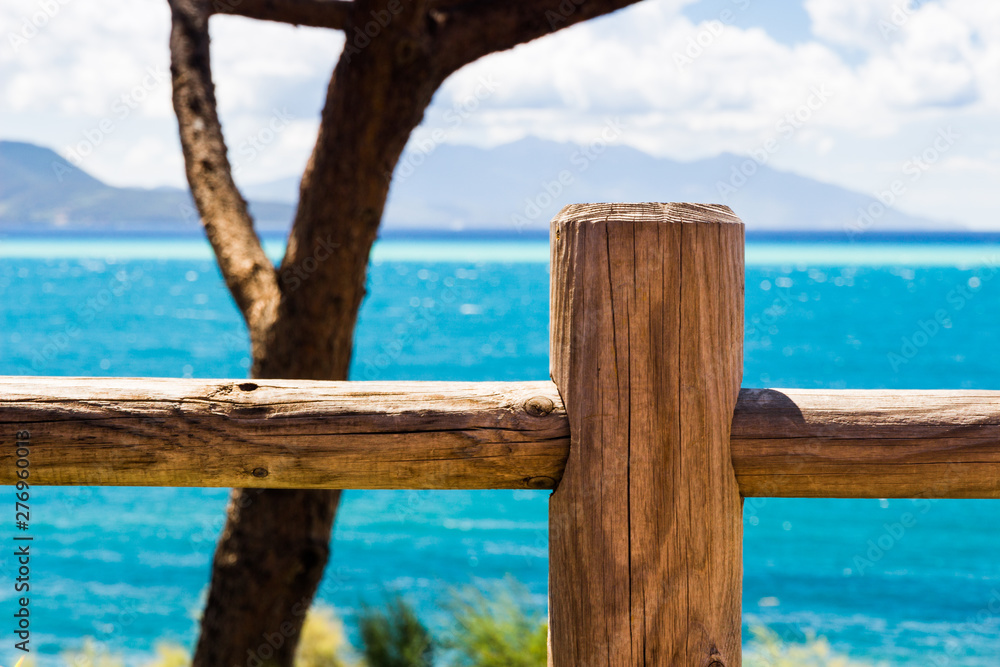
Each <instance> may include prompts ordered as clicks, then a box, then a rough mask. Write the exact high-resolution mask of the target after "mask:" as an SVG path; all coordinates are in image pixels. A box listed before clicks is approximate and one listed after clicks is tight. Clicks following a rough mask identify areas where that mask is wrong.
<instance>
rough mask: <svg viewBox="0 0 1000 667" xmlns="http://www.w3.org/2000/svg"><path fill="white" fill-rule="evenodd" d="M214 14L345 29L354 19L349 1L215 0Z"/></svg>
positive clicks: (352, 6)
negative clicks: (352, 18)
mask: <svg viewBox="0 0 1000 667" xmlns="http://www.w3.org/2000/svg"><path fill="white" fill-rule="evenodd" d="M211 11H212V13H213V14H234V15H237V16H246V17H247V18H252V19H261V20H263V21H279V22H281V23H291V24H293V25H308V26H313V27H316V28H333V29H335V30H343V29H344V27H345V26H346V25H347V24H348V22H349V21H350V19H351V13H352V12H353V11H354V3H353V2H351V1H350V0H215V2H213V3H212V7H211Z"/></svg>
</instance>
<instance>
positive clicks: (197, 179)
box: [169, 0, 279, 345]
mask: <svg viewBox="0 0 1000 667" xmlns="http://www.w3.org/2000/svg"><path fill="white" fill-rule="evenodd" d="M169 1H170V10H171V16H172V19H171V31H170V73H171V76H172V78H173V99H174V111H175V112H176V114H177V122H178V124H179V126H180V137H181V146H182V148H183V151H184V165H185V168H186V170H187V179H188V183H190V185H191V193H192V194H193V195H194V200H195V204H196V205H197V207H198V212H199V213H200V214H201V219H202V223H203V224H204V226H205V232H206V235H207V236H208V240H209V242H210V243H211V244H212V248H213V249H214V251H215V256H216V258H217V259H218V262H219V268H220V270H221V271H222V276H223V278H224V279H225V281H226V285H227V286H228V287H229V290H230V292H231V293H232V295H233V298H234V299H235V300H236V304H237V306H238V307H239V309H240V311H241V312H242V313H243V317H244V318H245V319H246V321H247V326H248V327H249V329H250V336H251V340H252V341H254V344H255V345H256V344H257V341H256V340H255V338H256V336H255V332H259V331H261V330H262V329H264V328H266V326H267V324H268V323H269V321H270V320H271V319H273V316H274V315H273V313H274V310H275V308H276V307H277V302H278V298H279V290H278V279H277V273H276V271H275V269H274V265H273V264H272V263H271V261H270V260H269V259H268V258H267V255H265V254H264V249H263V247H262V246H261V243H260V239H259V238H258V237H257V234H256V232H255V231H254V227H253V219H252V218H251V217H250V213H249V211H248V210H247V203H246V201H245V200H244V199H243V196H242V195H241V194H240V192H239V190H238V189H237V187H236V183H235V182H234V181H233V176H232V169H231V167H230V164H229V158H228V156H227V155H226V143H225V140H224V138H223V136H222V125H221V124H220V122H219V116H218V113H217V111H216V101H215V86H214V84H213V82H212V70H211V63H210V60H209V36H208V18H209V16H210V13H211V12H210V9H209V4H208V2H206V1H204V0H169Z"/></svg>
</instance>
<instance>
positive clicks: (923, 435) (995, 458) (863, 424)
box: [731, 389, 1000, 498]
mask: <svg viewBox="0 0 1000 667" xmlns="http://www.w3.org/2000/svg"><path fill="white" fill-rule="evenodd" d="M731 445H732V455H733V465H734V467H735V468H736V476H737V479H738V480H739V484H740V491H741V492H742V494H743V495H744V496H748V497H749V496H784V497H813V498H916V497H925V498H1000V392H996V391H895V390H894V391H828V390H805V389H744V390H742V391H741V392H740V399H739V402H738V403H737V407H736V412H735V416H734V418H733V435H732V443H731Z"/></svg>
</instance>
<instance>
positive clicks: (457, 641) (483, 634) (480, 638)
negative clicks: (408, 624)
mask: <svg viewBox="0 0 1000 667" xmlns="http://www.w3.org/2000/svg"><path fill="white" fill-rule="evenodd" d="M527 598H528V592H527V590H526V589H525V588H524V587H523V586H522V585H521V584H519V583H517V582H515V581H514V580H512V579H510V578H508V579H506V580H505V581H504V582H503V584H502V585H496V586H493V587H492V588H491V590H490V591H489V594H488V595H487V594H485V593H483V592H482V591H480V590H478V589H476V588H473V587H466V588H464V589H462V590H460V591H456V592H455V593H453V595H452V600H451V602H450V603H449V604H448V608H449V611H450V612H451V615H452V616H453V618H454V626H453V628H452V629H451V631H450V632H449V633H448V634H447V635H446V636H445V639H444V641H443V642H442V643H443V646H444V647H446V648H448V649H450V650H451V651H452V652H453V654H454V660H455V664H456V665H459V666H461V667H545V665H546V659H547V643H548V642H547V637H548V624H547V623H546V619H545V617H544V616H543V615H542V614H541V613H529V612H528V611H526V610H527V609H528V608H529V605H528V599H527Z"/></svg>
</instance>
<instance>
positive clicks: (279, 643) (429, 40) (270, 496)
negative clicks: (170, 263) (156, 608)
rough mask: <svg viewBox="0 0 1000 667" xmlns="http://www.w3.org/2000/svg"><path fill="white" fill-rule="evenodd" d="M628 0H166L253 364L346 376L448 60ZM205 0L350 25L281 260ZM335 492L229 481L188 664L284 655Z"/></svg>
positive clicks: (178, 99)
mask: <svg viewBox="0 0 1000 667" xmlns="http://www.w3.org/2000/svg"><path fill="white" fill-rule="evenodd" d="M634 1H635V0H587V1H586V2H585V1H584V0H545V1H544V2H543V1H539V0H480V1H478V2H466V1H465V0H402V1H401V0H355V1H354V2H345V1H344V0H214V1H213V2H209V0H168V2H169V4H170V7H171V13H172V30H171V38H170V50H171V73H172V78H173V85H174V109H175V112H176V113H177V118H178V125H179V129H180V135H181V145H182V147H183V149H184V162H185V167H186V170H187V177H188V182H189V183H190V185H191V190H192V193H193V195H194V198H195V203H196V204H197V206H198V211H199V213H200V214H201V217H202V223H203V225H204V226H205V230H206V235H207V237H208V239H209V241H210V242H211V243H212V246H213V249H214V250H215V254H216V257H217V259H218V262H219V266H220V269H221V270H222V274H223V277H224V278H225V280H226V284H227V286H228V287H229V289H230V291H231V292H232V294H233V297H234V299H235V301H236V303H237V305H238V306H239V308H240V310H241V312H242V313H243V316H244V319H245V320H246V323H247V328H248V330H249V332H250V340H251V346H252V353H253V369H252V375H253V376H254V377H257V378H286V379H314V380H343V379H346V378H347V373H348V368H349V365H350V359H351V349H352V346H353V333H354V326H355V323H356V321H357V315H358V309H359V307H360V305H361V301H362V298H363V297H364V293H365V291H364V285H365V275H366V269H367V265H368V256H369V253H370V251H371V246H372V243H373V242H374V240H375V237H376V234H377V231H378V225H379V221H380V220H381V218H382V211H383V209H384V207H385V202H386V198H387V196H388V192H389V180H390V177H391V174H392V172H393V169H394V168H395V165H396V162H397V161H398V159H399V156H400V154H401V153H402V151H403V148H404V147H405V145H406V142H407V140H408V139H409V136H410V133H411V132H412V131H413V129H414V128H415V127H416V126H417V125H418V124H419V123H420V121H421V119H422V117H423V113H424V110H425V109H426V107H427V105H428V104H430V102H431V98H432V96H433V95H434V92H435V91H436V90H437V88H438V87H439V86H440V84H441V83H442V82H443V81H444V80H445V78H446V77H447V76H448V75H449V74H451V73H452V72H454V71H455V70H456V69H458V68H459V67H462V66H463V65H465V64H467V63H469V62H472V61H473V60H476V59H477V58H479V57H481V56H483V55H486V54H488V53H491V52H493V51H498V50H502V49H507V48H510V47H512V46H515V45H517V44H519V43H521V42H525V41H528V40H530V39H534V38H536V37H540V36H542V35H544V34H547V33H550V32H554V31H556V30H558V29H560V28H564V27H566V26H569V25H572V24H574V23H577V22H580V21H583V20H586V19H588V18H591V17H594V16H599V15H601V14H605V13H607V12H610V11H613V10H615V9H617V8H619V7H622V6H625V5H628V4H631V3H632V2H634ZM213 13H228V14H242V15H245V16H250V17H253V18H259V19H266V20H275V21H285V22H289V23H294V24H303V25H312V26H322V27H328V28H338V29H342V30H344V32H345V34H346V36H347V44H346V46H345V48H344V52H343V54H342V55H341V57H340V61H339V62H338V64H337V67H336V69H335V70H334V73H333V76H332V78H331V80H330V84H329V88H328V90H327V99H326V105H325V107H324V109H323V113H322V117H321V122H320V128H319V135H318V137H317V140H316V146H315V148H314V150H313V154H312V156H311V158H310V160H309V164H308V166H307V168H306V171H305V174H304V175H303V178H302V184H301V187H300V196H299V205H298V208H297V211H296V215H295V220H294V222H293V225H292V231H291V234H290V236H289V240H288V248H287V250H286V252H285V257H284V259H283V261H282V263H281V267H280V268H279V269H277V270H275V269H274V267H273V266H272V265H271V263H270V261H269V260H268V259H267V257H266V256H265V255H264V252H263V249H262V247H261V245H260V241H259V239H258V238H257V236H256V234H255V233H254V231H253V220H252V219H251V218H250V216H249V213H248V212H247V206H246V202H245V201H244V199H243V197H242V196H241V195H240V193H239V191H238V190H237V188H236V186H235V183H234V182H233V179H232V172H231V168H230V164H229V161H228V157H227V151H226V146H225V142H224V139H223V136H222V128H221V124H220V122H219V119H218V115H217V112H216V100H215V90H214V84H213V82H212V78H211V66H210V57H209V36H208V19H209V17H210V16H211V15H212V14H213ZM338 500H339V492H338V491H334V492H330V491H301V490H291V491H276V490H268V491H255V490H251V489H238V490H234V491H233V494H232V496H231V498H230V504H229V509H228V517H227V522H226V527H225V529H224V530H223V533H222V537H221V539H220V541H219V545H218V548H217V550H216V554H215V558H214V561H213V566H212V581H211V587H210V590H209V596H208V602H207V605H206V607H205V611H204V614H203V616H202V622H201V637H200V639H199V642H198V646H197V649H196V651H195V656H194V667H231V666H233V667H234V666H236V665H248V666H256V667H262V666H263V665H278V666H281V667H290V665H291V664H292V659H293V657H294V651H295V646H296V645H297V643H298V638H299V635H300V633H301V629H302V623H303V621H304V620H305V611H306V609H307V608H308V606H309V604H311V602H312V598H313V596H314V595H315V592H316V589H317V586H318V584H319V581H320V579H321V577H322V573H323V569H324V567H325V565H326V562H327V559H328V558H329V554H330V549H329V542H330V532H331V528H332V525H333V519H334V516H335V514H336V509H337V503H338Z"/></svg>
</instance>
